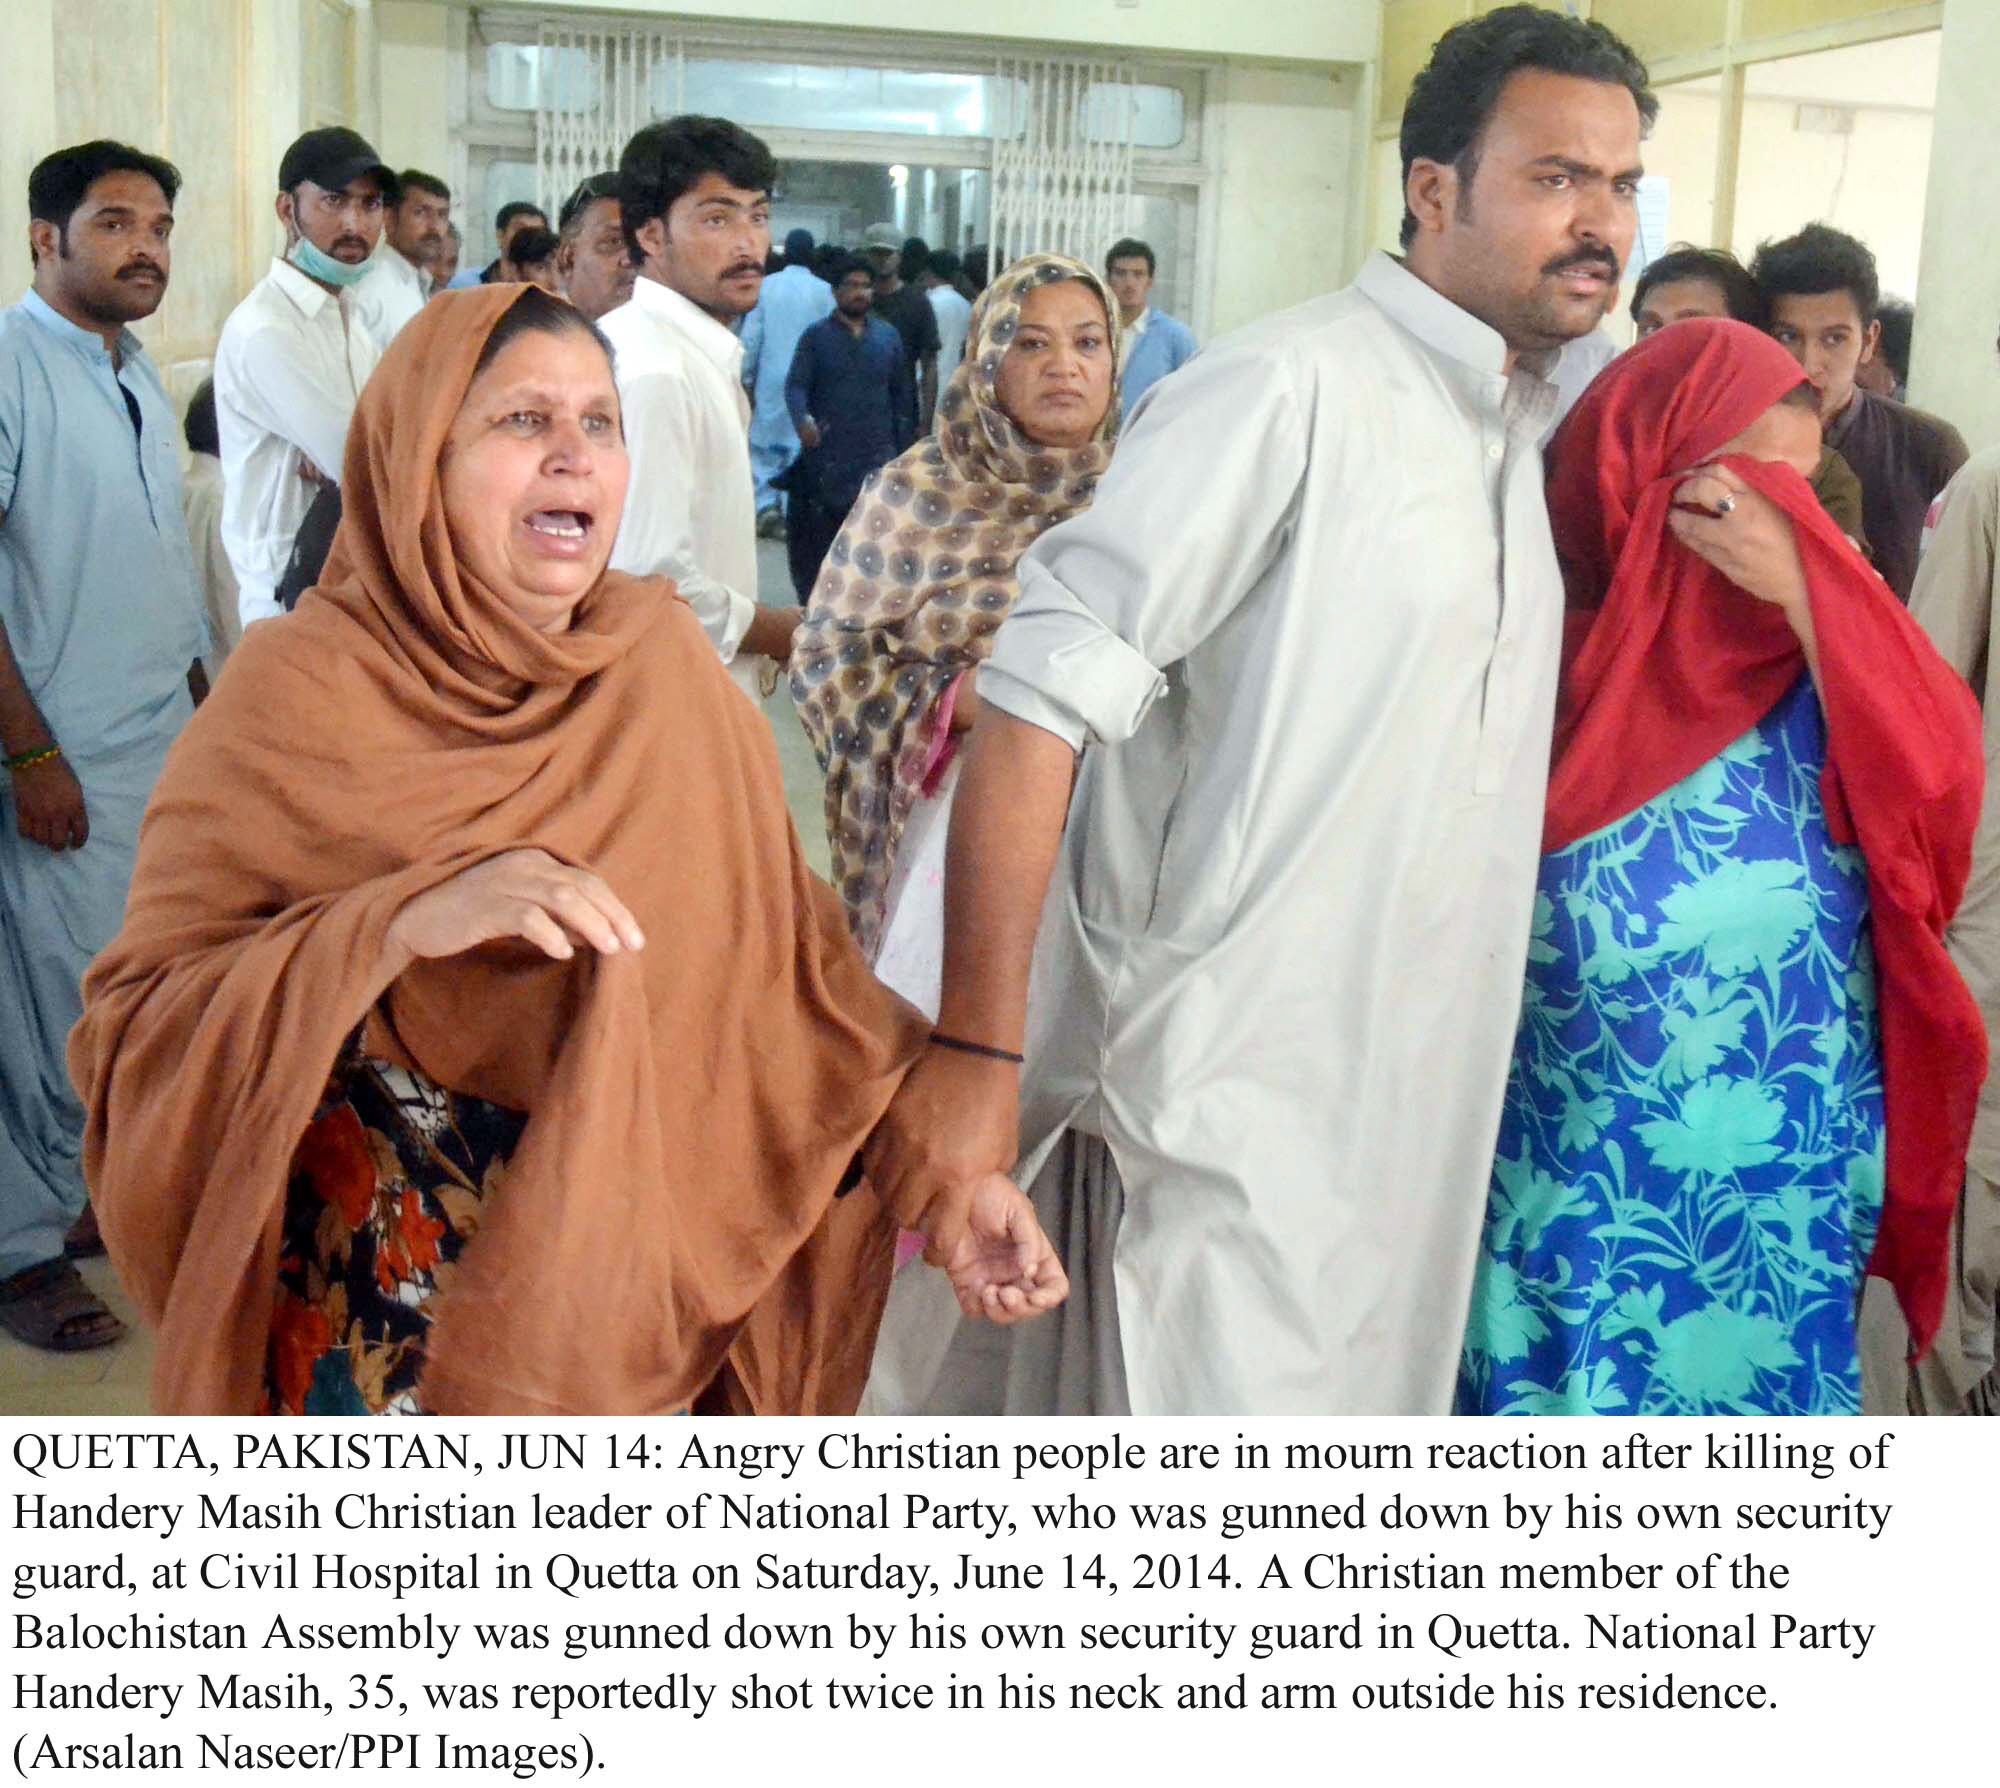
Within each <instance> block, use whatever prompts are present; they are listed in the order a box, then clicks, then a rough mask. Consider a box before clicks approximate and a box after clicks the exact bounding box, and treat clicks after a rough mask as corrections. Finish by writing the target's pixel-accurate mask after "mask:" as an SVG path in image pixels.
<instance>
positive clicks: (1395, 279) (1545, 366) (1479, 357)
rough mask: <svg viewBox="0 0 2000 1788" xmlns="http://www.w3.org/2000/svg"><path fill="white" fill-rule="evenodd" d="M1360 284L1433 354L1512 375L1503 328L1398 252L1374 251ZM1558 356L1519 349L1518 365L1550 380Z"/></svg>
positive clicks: (1497, 374) (1481, 370)
mask: <svg viewBox="0 0 2000 1788" xmlns="http://www.w3.org/2000/svg"><path fill="white" fill-rule="evenodd" d="M1354 283H1355V284H1356V285H1357V286H1359V287H1360V288H1361V290H1362V292H1363V293H1364V294H1365V295H1366V296H1367V297H1369V298H1370V299H1372V300H1373V301H1374V302H1375V303H1376V304H1377V305H1378V306H1379V307H1380V308H1381V309H1382V310H1384V311H1386V312H1387V313H1388V314H1389V316H1390V317H1392V318H1393V319H1394V320H1395V321H1396V322H1398V323H1400V324H1401V325H1402V326H1403V327H1404V328H1405V329H1407V330H1408V331H1409V332H1410V333H1411V334H1412V335H1414V336H1415V337H1416V338H1417V340H1418V341H1420V342H1422V343H1423V345H1424V346H1425V347H1427V348H1429V349H1430V350H1431V352H1432V353H1434V354H1441V355H1443V356H1444V357H1445V358H1446V359H1447V360H1455V361H1456V362H1458V364H1459V365H1461V366H1463V367H1466V368H1468V369H1470V370H1471V371H1473V372H1475V373H1479V374H1481V375H1483V376H1485V377H1487V378H1505V377H1506V376H1507V343H1506V342H1505V340H1503V339H1502V337H1501V335H1500V332H1499V331H1498V330H1497V329H1495V328H1493V327H1492V326H1491V325H1490V324H1487V323H1482V322H1481V321H1480V320H1479V319H1478V318H1477V317H1475V316H1474V315H1473V314H1472V313H1471V312H1470V311H1469V310H1462V309H1460V308H1459V306H1457V305H1456V304H1454V303H1452V301H1451V300H1450V299H1449V298H1447V297H1446V296H1445V295H1444V294H1443V293H1442V292H1440V291H1438V290H1437V288H1436V287H1435V286H1428V285H1426V284H1425V283H1424V282H1423V281H1422V280H1420V279H1419V278H1418V277H1417V276H1416V275H1415V274H1414V273H1412V272H1411V271H1410V270H1409V268H1408V267H1406V266H1405V265H1404V264H1403V263H1402V262H1401V261H1400V260H1398V259H1397V258H1396V257H1395V256H1394V255H1392V254H1388V253H1385V252H1382V251H1380V250H1378V251H1377V252H1376V253H1374V254H1372V255H1370V256H1369V257H1368V260H1367V261H1366V263H1365V264H1364V265H1363V266H1362V269H1361V271H1360V273H1359V274H1358V275H1357V276H1356V277H1355V281H1354ZM1555 358H1556V356H1555V354H1554V353H1547V354H1517V355H1516V356H1515V359H1514V364H1515V366H1516V367H1517V368H1518V369H1519V370H1521V371H1523V372H1527V373H1531V374H1532V375H1534V377H1535V378H1537V379H1539V380H1544V381H1546V379H1547V378H1548V375H1549V373H1550V371H1551V370H1552V369H1553V366H1554V362H1555Z"/></svg>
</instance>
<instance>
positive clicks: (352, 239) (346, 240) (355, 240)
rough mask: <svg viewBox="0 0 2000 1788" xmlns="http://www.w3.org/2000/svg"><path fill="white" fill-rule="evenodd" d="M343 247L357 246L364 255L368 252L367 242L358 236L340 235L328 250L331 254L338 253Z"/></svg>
mask: <svg viewBox="0 0 2000 1788" xmlns="http://www.w3.org/2000/svg"><path fill="white" fill-rule="evenodd" d="M343 248H358V249H360V251H361V252H362V253H363V254H364V255H365V254H366V253H367V252H368V244H367V243H365V242H364V241H362V239H361V238H360V237H359V236H343V237H341V238H340V240H339V241H338V242H336V243H335V244H334V245H333V247H332V249H331V250H330V251H329V252H330V253H332V254H339V253H340V251H341V250H342V249H343Z"/></svg>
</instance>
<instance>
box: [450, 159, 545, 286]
mask: <svg viewBox="0 0 2000 1788" xmlns="http://www.w3.org/2000/svg"><path fill="white" fill-rule="evenodd" d="M516 200H519V201H520V202H521V203H523V204H526V205H539V204H540V203H541V202H542V195H541V191H540V188H539V185H538V177H537V175H536V173H535V164H534V163H533V162H531V161H495V162H490V163H488V164H487V168H486V208H485V210H484V211H483V212H481V213H479V214H478V215H476V216H473V217H471V218H468V219H466V221H465V225H464V227H465V229H466V231H467V235H468V237H476V238H477V249H478V252H479V253H480V254H481V256H482V257H483V258H482V260H480V261H477V262H475V261H473V260H472V255H473V252H474V246H475V245H474V243H473V242H472V241H471V240H468V241H467V243H466V245H465V255H464V258H463V259H462V260H461V261H460V262H459V265H460V266H461V267H465V266H468V265H472V266H483V265H484V264H485V262H486V261H490V260H491V259H492V258H493V255H494V252H495V250H496V249H497V248H498V246H499V245H498V244H497V243H495V242H494V240H493V220H494V218H496V217H498V216H499V215H500V207H501V206H502V205H511V204H513V203H514V202H515V201H516Z"/></svg>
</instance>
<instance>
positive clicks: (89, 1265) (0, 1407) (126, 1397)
mask: <svg viewBox="0 0 2000 1788" xmlns="http://www.w3.org/2000/svg"><path fill="white" fill-rule="evenodd" d="M757 569H758V574H759V577H760V579H761V581H762V585H763V590H764V593H765V595H766V596H767V597H768V598H769V599H770V600H771V601H773V602H788V601H790V599H791V584H790V581H789V579H788V578H787V576H786V572H785V549H784V547H783V546H782V545H781V544H778V543H774V542H771V541H760V542H759V543H758V548H757ZM765 711H766V712H767V713H768V715H769V716H770V720H771V727H772V731H773V732H774V733H776V735H777V739H778V756H779V760H780V761H781V763H782V764H783V766H784V772H785V798H786V800H787V801H788V802H789V804H790V806H791V810H792V819H793V822H794V823H795V824H796V825H797V827H798V829H799V837H800V839H801V841H802V842H803V844H804V846H805V852H806V858H807V861H808V862H810V863H811V864H812V866H813V868H814V869H815V870H817V871H818V872H819V873H821V874H822V875H823V874H825V873H826V862H827V857H826V828H825V823H824V820H823V819H822V817H821V814H822V809H821V805H820V791H821V780H820V771H819V765H818V763H817V762H816V761H815V760H814V758H813V754H812V747H811V746H810V745H809V744H808V743H807V741H806V736H805V732H804V730H803V729H802V728H801V727H800V725H799V722H798V716H797V714H796V713H795V712H794V711H793V708H792V703H791V698H790V696H788V695H787V694H786V693H785V690H784V688H783V686H782V685H780V687H779V689H778V692H777V693H776V694H775V695H774V696H772V698H771V700H770V702H769V703H768V704H767V705H766V710H765ZM83 1276H84V1278H85V1279H86V1280H88V1281H89V1283H90V1285H91V1288H92V1289H93V1290H94V1291H96V1293H97V1294H98V1296H100V1297H101V1298H103V1299H104V1301H105V1302H106V1303H108V1304H109V1305H110V1306H111V1307H112V1309H114V1310H116V1311H117V1312H118V1314H119V1315H120V1316H121V1317H123V1318H124V1319H125V1322H126V1324H127V1325H128V1327H129V1328H130V1330H131V1332H130V1333H129V1334H128V1335H127V1336H126V1338H125V1339H124V1340H123V1341H121V1342H119V1343H117V1344H116V1345H115V1346H112V1347H100V1348H97V1349H96V1350H95V1351H93V1352H90V1353H72V1354H51V1353H43V1352H41V1351H40V1350H39V1349H37V1348H32V1347H24V1346H22V1345H21V1344H20V1343H19V1342H18V1341H15V1340H13V1339H12V1338H11V1337H10V1336H7V1335H4V1334H0V1415H144V1414H146V1413H147V1411H148V1409H149V1407H150V1405H149V1403H148V1399H147V1389H146V1387H147V1380H148V1378H149V1377H150V1375H151V1373H152V1368H153V1339H152V1336H151V1335H150V1334H148V1333H147V1332H146V1330H145V1328H144V1327H143V1326H142V1325H141V1324H140V1322H139V1319H138V1317H137V1315H136V1314H135V1313H134V1311H133V1309H132V1302H131V1300H130V1299H129V1298H128V1297H126V1295H125V1293H124V1291H123V1289H122V1288H121V1287H120V1286H119V1284H118V1279H117V1275H116V1274H114V1273H113V1272H112V1270H111V1266H110V1263H109V1262H108V1261H104V1260H93V1261H87V1262H85V1263H84V1267H83Z"/></svg>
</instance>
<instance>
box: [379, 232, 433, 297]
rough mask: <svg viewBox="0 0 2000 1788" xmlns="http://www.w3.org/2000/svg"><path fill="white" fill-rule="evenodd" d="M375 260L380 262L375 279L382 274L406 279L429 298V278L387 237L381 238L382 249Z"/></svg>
mask: <svg viewBox="0 0 2000 1788" xmlns="http://www.w3.org/2000/svg"><path fill="white" fill-rule="evenodd" d="M376 258H377V259H378V260H380V261H381V262H382V266H381V268H380V269H378V271H377V274H376V277H377V278H380V277H381V275H382V274H383V273H393V274H396V275H397V276H398V277H401V278H407V279H408V280H409V282H410V283H411V284H412V285H414V286H415V287H416V288H417V290H418V291H419V292H421V293H423V294H424V296H425V297H429V296H430V289H431V276H430V275H429V274H428V273H426V272H425V271H424V270H423V268H421V267H419V266H418V265H417V264H416V262H415V261H413V260H411V259H410V257H409V256H408V255H406V254H405V253H403V251H402V250H401V249H400V248H398V247H397V246H396V245H395V244H394V243H393V242H391V241H390V240H389V238H388V237H387V236H384V237H383V238H382V247H381V249H380V250H379V251H378V253H377V256H376Z"/></svg>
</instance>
